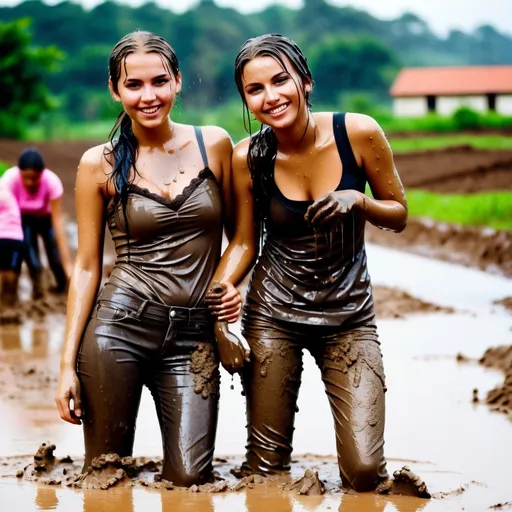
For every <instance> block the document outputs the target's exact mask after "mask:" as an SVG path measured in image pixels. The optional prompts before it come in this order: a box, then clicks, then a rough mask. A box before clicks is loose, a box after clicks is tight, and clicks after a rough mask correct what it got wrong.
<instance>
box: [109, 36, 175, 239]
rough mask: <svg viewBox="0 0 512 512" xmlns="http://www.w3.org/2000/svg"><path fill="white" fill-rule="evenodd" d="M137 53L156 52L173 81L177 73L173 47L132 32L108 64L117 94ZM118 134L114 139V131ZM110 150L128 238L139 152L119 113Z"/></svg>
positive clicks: (124, 116)
mask: <svg viewBox="0 0 512 512" xmlns="http://www.w3.org/2000/svg"><path fill="white" fill-rule="evenodd" d="M137 52H144V53H158V54H159V55H160V58H161V59H162V63H163V65H164V67H165V68H166V70H167V72H168V73H169V74H170V75H171V74H172V75H173V76H174V77H175V78H176V77H177V76H178V73H179V71H180V70H179V64H178V57H177V56H176V53H175V51H174V49H173V48H172V46H171V45H170V44H169V42H168V41H167V40H165V39H164V38H163V37H161V36H159V35H157V34H154V33H152V32H146V31H143V30H135V31H134V32H131V33H129V34H127V35H125V36H124V37H123V38H122V39H121V40H120V41H119V42H118V43H117V44H116V45H115V46H114V48H113V49H112V52H111V53H110V57H109V61H108V71H109V78H110V81H111V82H112V89H113V91H114V92H115V93H116V94H117V93H118V92H119V90H118V83H119V79H120V77H121V69H122V68H121V67H122V66H126V58H127V57H128V55H130V54H132V53H137ZM125 71H126V67H125ZM118 131H119V135H118V136H117V137H116V134H117V132H118ZM110 142H111V147H112V150H111V151H110V152H109V153H108V155H107V156H110V157H112V156H113V162H112V173H111V174H110V177H109V180H111V181H112V183H113V184H114V187H115V191H116V197H115V200H116V201H121V205H122V208H123V214H124V218H125V225H126V232H127V237H129V236H128V219H127V217H126V203H127V201H128V187H129V185H130V183H131V182H133V179H134V178H135V176H134V177H133V178H132V179H131V180H130V170H131V168H132V167H133V169H134V171H135V174H138V171H137V168H136V165H135V162H136V160H137V153H138V149H139V142H138V140H137V138H136V137H135V135H134V134H133V131H132V122H131V119H130V117H129V116H128V114H127V113H126V112H125V111H124V110H122V111H121V113H120V114H119V116H118V117H117V120H116V123H115V125H114V127H113V128H112V131H111V132H110Z"/></svg>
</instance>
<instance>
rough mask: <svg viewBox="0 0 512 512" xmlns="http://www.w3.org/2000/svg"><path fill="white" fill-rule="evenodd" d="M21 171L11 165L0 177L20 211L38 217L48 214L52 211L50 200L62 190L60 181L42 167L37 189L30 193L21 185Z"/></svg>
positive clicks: (51, 172)
mask: <svg viewBox="0 0 512 512" xmlns="http://www.w3.org/2000/svg"><path fill="white" fill-rule="evenodd" d="M21 172H22V171H20V170H19V169H18V167H11V168H10V169H7V171H5V173H4V175H3V176H2V178H1V180H2V181H3V182H4V183H6V184H7V187H8V188H9V189H10V190H11V192H12V193H13V195H14V197H15V198H16V200H17V201H18V205H19V207H20V211H21V213H22V214H23V215H25V214H26V215H35V216H38V217H42V216H43V215H49V214H50V213H51V212H52V210H51V205H50V201H52V200H53V199H57V198H59V197H61V196H62V194H63V192H64V187H63V186H62V181H61V180H60V178H59V177H58V176H57V175H56V174H55V173H54V172H53V171H50V169H44V170H43V172H42V176H41V183H40V185H39V189H38V191H37V192H36V193H35V194H30V193H29V192H27V190H26V189H25V187H24V186H23V183H22V181H21Z"/></svg>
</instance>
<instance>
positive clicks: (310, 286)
mask: <svg viewBox="0 0 512 512" xmlns="http://www.w3.org/2000/svg"><path fill="white" fill-rule="evenodd" d="M235 81H236V84H237V87H238V91H239V93H240V96H241V98H242V101H243V103H244V106H245V108H246V116H245V120H246V121H247V120H248V118H249V116H250V115H251V114H252V115H253V116H254V117H255V118H256V119H257V120H258V121H260V122H261V124H262V128H261V130H260V131H259V132H258V133H256V134H254V135H253V136H252V137H249V138H247V139H245V140H243V141H241V142H240V143H238V144H237V146H236V147H235V149H234V152H233V160H232V162H233V176H234V192H235V194H234V195H235V198H236V218H237V220H238V224H237V227H236V230H235V234H234V238H233V241H232V243H231V244H230V245H229V246H228V248H227V249H226V252H225V253H224V255H223V257H222V260H221V264H220V266H219V271H218V276H219V278H221V279H225V280H228V281H230V282H233V283H237V282H238V281H239V280H240V279H242V277H243V276H244V274H245V273H246V272H247V270H248V268H249V266H250V264H251V263H252V260H253V259H254V257H255V255H256V254H257V252H258V245H259V244H258V242H260V244H261V252H260V254H259V258H258V259H257V263H256V266H255V268H254V270H253V273H252V276H251V281H250V284H249V288H248V291H247V297H246V302H245V305H244V316H243V320H242V325H243V334H244V336H245V337H246V339H247V341H248V343H249V345H250V347H251V353H252V360H251V365H250V366H249V367H248V368H247V370H246V371H245V373H244V384H245V393H246V397H247V398H246V400H247V428H248V441H247V445H246V446H247V452H246V460H245V462H244V465H243V468H244V469H245V470H247V471H248V472H262V473H272V472H279V471H284V470H288V469H289V468H290V463H291V453H292V439H293V430H294V426H293V425H294V418H295V412H296V407H297V396H298V392H299V387H300V383H301V372H302V352H303V350H304V349H306V350H308V351H309V352H310V353H311V354H312V355H313V357H314V358H315V360H316V362H317V364H318V366H319V368H320V370H321V372H322V379H323V381H324V384H325V388H326V393H327V395H328V397H329V401H330V405H331V409H332V414H333V419H334V426H335V431H336V443H337V451H338V463H339V469H340V476H341V478H342V482H343V485H344V486H345V487H347V488H351V489H355V490H357V491H370V490H374V489H376V488H378V487H379V488H380V489H383V488H385V490H387V491H389V490H390V488H389V486H388V483H387V482H388V472H387V469H386V460H385V458H384V419H385V412H384V411H385V407H384V401H385V400H384V393H385V389H386V387H385V379H384V368H383V363H382V355H381V351H380V343H379V340H378V335H377V329H376V324H375V310H374V305H373V295H372V286H371V281H370V276H369V273H368V268H367V261H366V251H365V244H364V228H365V223H366V222H367V221H368V222H371V223H372V224H375V225H377V226H379V227H382V228H386V229H389V230H393V231H401V230H403V229H404V227H405V225H406V221H407V202H406V198H405V193H404V189H403V187H402V184H401V182H400V178H399V176H398V172H397V170H396V167H395V164H394V161H393V154H392V152H391V149H390V146H389V144H388V142H387V140H386V137H385V135H384V133H383V131H382V129H381V128H380V126H379V125H378V124H377V122H376V121H375V120H374V119H372V118H370V117H368V116H366V115H362V114H356V113H342V112H319V113H314V112H313V111H312V109H311V104H310V95H311V93H312V90H313V77H312V75H311V72H310V70H309V67H308V64H307V60H306V57H305V56H304V54H303V53H302V51H301V49H300V48H299V47H298V45H297V44H296V43H295V42H293V41H292V40H291V39H288V38H287V37H284V36H282V35H279V34H266V35H263V36H260V37H256V38H254V39H249V40H248V41H246V43H245V44H244V45H243V47H242V49H241V50H240V52H239V54H238V56H237V57H236V61H235ZM367 183H368V184H369V186H370V188H371V190H372V192H373V197H370V196H368V195H366V193H365V190H366V184H367ZM241 255H243V256H244V257H241ZM386 486H387V487H386ZM416 491H417V489H416V486H415V484H411V492H412V493H416Z"/></svg>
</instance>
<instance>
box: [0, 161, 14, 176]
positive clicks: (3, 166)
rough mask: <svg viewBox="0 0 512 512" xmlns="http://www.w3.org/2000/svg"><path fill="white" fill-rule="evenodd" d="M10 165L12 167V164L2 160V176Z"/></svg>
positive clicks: (0, 163) (0, 167)
mask: <svg viewBox="0 0 512 512" xmlns="http://www.w3.org/2000/svg"><path fill="white" fill-rule="evenodd" d="M10 167H12V165H9V164H6V163H5V162H0V176H2V174H3V173H4V172H5V171H7V169H9V168H10Z"/></svg>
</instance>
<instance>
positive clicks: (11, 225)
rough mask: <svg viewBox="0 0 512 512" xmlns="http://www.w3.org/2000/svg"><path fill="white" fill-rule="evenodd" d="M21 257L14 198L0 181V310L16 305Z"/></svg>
mask: <svg viewBox="0 0 512 512" xmlns="http://www.w3.org/2000/svg"><path fill="white" fill-rule="evenodd" d="M22 257H23V229H22V227H21V214H20V209H19V206H18V203H17V202H16V198H15V197H14V195H13V194H12V192H11V191H10V189H9V188H8V187H6V186H5V184H4V183H3V182H2V181H1V180H0V310H1V311H2V312H4V311H5V309H7V308H11V307H13V306H14V305H15V304H16V300H17V297H18V293H17V292H18V273H19V270H18V269H19V267H20V266H21V261H22Z"/></svg>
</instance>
